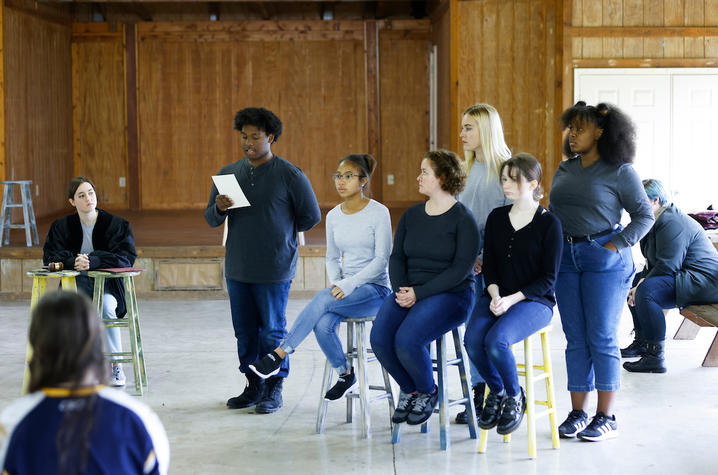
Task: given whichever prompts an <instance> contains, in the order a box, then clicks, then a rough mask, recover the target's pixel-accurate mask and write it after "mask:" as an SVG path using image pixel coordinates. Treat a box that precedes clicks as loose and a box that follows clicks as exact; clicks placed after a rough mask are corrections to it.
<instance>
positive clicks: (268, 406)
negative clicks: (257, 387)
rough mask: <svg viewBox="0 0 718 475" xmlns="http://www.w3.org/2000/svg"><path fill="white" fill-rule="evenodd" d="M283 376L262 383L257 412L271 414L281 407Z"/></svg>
mask: <svg viewBox="0 0 718 475" xmlns="http://www.w3.org/2000/svg"><path fill="white" fill-rule="evenodd" d="M283 382H284V378H271V379H269V380H268V381H267V382H266V383H265V384H264V395H263V396H262V400H261V401H259V402H258V403H257V407H256V409H255V411H257V414H271V413H273V412H277V411H278V410H279V408H280V407H282V383H283Z"/></svg>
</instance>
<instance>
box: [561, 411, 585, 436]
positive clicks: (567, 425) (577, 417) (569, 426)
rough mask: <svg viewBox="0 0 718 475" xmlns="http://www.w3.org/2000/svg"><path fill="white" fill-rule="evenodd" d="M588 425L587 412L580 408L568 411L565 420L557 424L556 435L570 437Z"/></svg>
mask: <svg viewBox="0 0 718 475" xmlns="http://www.w3.org/2000/svg"><path fill="white" fill-rule="evenodd" d="M587 425H588V414H586V413H585V412H583V411H582V410H580V409H574V410H573V411H571V412H569V413H568V417H567V418H566V420H565V421H563V422H562V423H561V425H560V426H558V436H559V437H561V438H562V439H571V438H573V437H576V434H578V433H579V432H581V431H582V430H583V429H584V428H585V427H586V426H587Z"/></svg>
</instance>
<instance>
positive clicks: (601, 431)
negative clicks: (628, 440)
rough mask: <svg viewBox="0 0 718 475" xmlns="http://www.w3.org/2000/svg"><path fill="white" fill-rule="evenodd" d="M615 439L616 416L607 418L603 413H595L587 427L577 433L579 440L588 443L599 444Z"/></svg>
mask: <svg viewBox="0 0 718 475" xmlns="http://www.w3.org/2000/svg"><path fill="white" fill-rule="evenodd" d="M616 437H618V424H616V416H615V415H613V416H611V417H608V416H607V415H606V414H604V413H603V412H598V413H596V415H595V416H593V419H592V420H591V423H590V424H589V425H588V427H586V428H585V429H584V430H582V431H581V432H579V433H578V438H579V439H581V440H588V441H590V442H600V441H602V440H607V439H614V438H616Z"/></svg>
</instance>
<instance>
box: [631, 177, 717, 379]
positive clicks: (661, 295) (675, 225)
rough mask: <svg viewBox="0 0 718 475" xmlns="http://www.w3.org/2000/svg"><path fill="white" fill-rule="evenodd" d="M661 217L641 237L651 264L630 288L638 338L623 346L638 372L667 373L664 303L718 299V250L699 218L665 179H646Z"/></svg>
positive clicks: (673, 305) (673, 304)
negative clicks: (672, 196)
mask: <svg viewBox="0 0 718 475" xmlns="http://www.w3.org/2000/svg"><path fill="white" fill-rule="evenodd" d="M643 186H644V188H645V189H646V194H647V195H648V200H649V201H650V203H651V208H653V214H654V216H655V217H656V222H655V224H654V225H653V227H652V228H651V230H650V231H649V232H648V234H647V235H646V236H645V237H644V238H643V239H641V253H642V254H643V255H644V256H645V258H646V267H645V268H644V269H643V272H641V273H639V274H637V275H636V277H635V279H634V281H633V288H632V289H631V290H630V291H629V293H628V308H629V309H630V310H631V315H632V316H633V327H634V329H635V340H634V341H633V343H631V345H630V346H628V347H627V348H624V349H622V350H621V356H623V357H624V358H630V357H636V356H640V357H641V359H640V360H638V361H633V362H626V363H623V367H624V368H625V369H627V370H628V371H631V372H637V373H665V372H666V366H665V363H664V357H663V355H664V353H663V344H664V340H665V339H666V319H665V316H664V315H663V309H669V308H676V307H678V308H683V307H686V306H688V305H690V304H700V303H716V302H718V251H716V248H715V247H714V246H713V244H712V243H711V242H710V240H709V239H708V237H707V236H706V233H705V231H703V228H701V226H700V224H698V222H697V221H695V220H694V219H693V218H691V217H690V216H688V215H686V214H684V213H682V212H681V211H680V210H679V209H678V208H676V207H675V206H674V205H673V203H671V202H670V201H669V197H668V193H666V190H665V188H664V187H663V184H662V183H661V182H660V181H658V180H643Z"/></svg>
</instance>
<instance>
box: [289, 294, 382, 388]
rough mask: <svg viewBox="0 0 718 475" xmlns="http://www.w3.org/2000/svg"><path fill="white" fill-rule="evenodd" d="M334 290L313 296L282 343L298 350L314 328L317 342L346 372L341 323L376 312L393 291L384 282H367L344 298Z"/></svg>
mask: <svg viewBox="0 0 718 475" xmlns="http://www.w3.org/2000/svg"><path fill="white" fill-rule="evenodd" d="M331 292H332V289H331V288H327V289H324V290H321V291H319V292H318V293H317V294H316V295H315V296H314V298H312V300H311V301H310V302H309V303H308V304H307V306H306V307H304V310H302V311H301V313H300V314H299V316H298V317H297V319H296V320H295V321H294V325H292V329H291V330H289V334H288V335H287V336H286V338H284V340H282V343H281V344H280V345H279V346H280V347H281V348H282V349H283V350H284V351H286V352H287V353H294V351H295V350H296V349H297V347H298V346H299V344H300V343H301V342H302V341H304V339H305V338H306V337H307V336H308V335H309V333H310V332H311V331H312V330H314V335H315V336H316V337H317V343H319V347H320V348H321V349H322V351H323V352H324V354H325V355H326V357H327V360H329V363H330V364H331V365H332V368H334V369H335V370H336V371H337V372H338V373H339V374H342V373H345V372H347V371H349V369H350V368H349V364H348V363H347V358H346V355H345V354H344V350H343V349H342V343H341V341H340V340H339V336H338V335H337V331H336V330H337V327H338V326H339V324H340V323H341V322H342V320H344V318H346V317H367V316H372V315H376V312H377V310H378V309H379V307H380V306H381V304H382V302H383V301H384V298H385V297H386V296H387V295H389V294H390V293H391V289H389V288H388V287H384V286H383V285H376V284H364V285H360V286H359V287H357V288H356V289H354V291H353V292H352V293H351V294H349V295H348V296H346V297H344V298H343V299H340V300H337V299H335V298H334V297H332V294H331Z"/></svg>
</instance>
